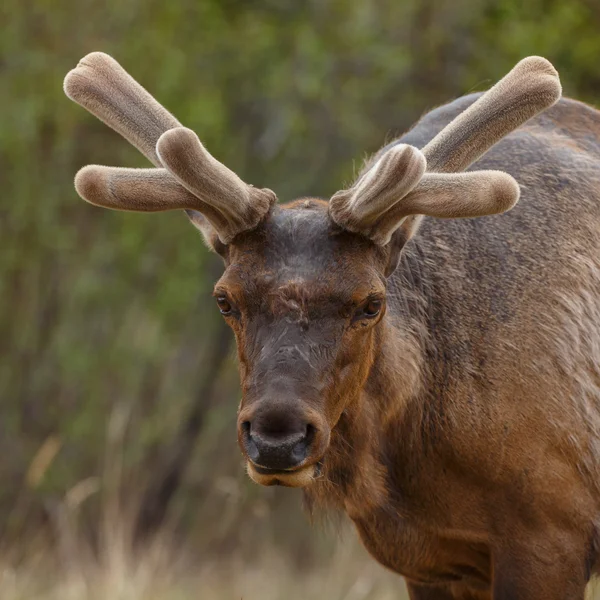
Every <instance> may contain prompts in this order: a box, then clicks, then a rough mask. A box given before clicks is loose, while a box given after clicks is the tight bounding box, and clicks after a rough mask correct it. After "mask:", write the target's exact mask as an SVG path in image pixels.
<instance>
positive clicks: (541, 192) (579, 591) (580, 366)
mask: <svg viewBox="0 0 600 600" xmlns="http://www.w3.org/2000/svg"><path fill="white" fill-rule="evenodd" d="M65 90H66V93H67V95H68V96H69V97H70V98H72V99H73V100H75V101H76V102H78V103H79V104H81V105H82V106H84V107H85V108H86V109H87V110H89V111H90V112H91V113H93V114H94V115H95V116H97V117H99V118H100V119H101V120H103V121H104V122H105V123H106V124H107V125H109V126H110V127H112V128H113V129H115V130H116V131H117V132H118V133H120V134H121V135H122V136H124V137H125V138H126V139H127V140H128V141H129V142H131V143H132V144H133V145H134V146H136V147H137V148H138V149H139V150H141V151H142V152H143V153H144V154H145V155H146V156H147V157H148V158H149V159H150V161H152V162H153V163H154V165H155V168H151V169H124V168H116V167H103V166H95V165H94V166H87V167H85V168H83V169H82V170H81V171H79V173H78V174H77V176H76V179H75V187H76V188H77V191H78V192H79V194H80V195H81V196H82V197H83V198H84V199H85V200H87V201H88V202H91V203H92V204H95V205H98V206H102V207H105V208H113V209H117V210H133V211H146V212H148V211H164V210H171V209H184V210H185V211H186V213H187V216H188V217H189V219H190V220H191V222H192V223H193V224H194V225H195V226H196V227H197V228H198V229H199V230H200V231H201V233H202V235H203V236H204V240H205V241H206V244H207V245H208V246H209V248H210V249H212V250H213V251H215V252H216V253H218V254H219V255H221V257H222V258H223V260H224V263H225V272H224V275H223V276H222V277H221V279H220V280H219V281H218V282H217V284H216V286H215V292H214V295H215V297H216V301H217V304H218V307H219V309H220V311H221V313H222V315H223V316H224V318H225V319H226V320H227V322H228V323H229V324H230V325H231V328H232V329H233V331H234V333H235V337H236V340H237V349H238V356H239V364H240V375H241V383H242V390H243V398H242V401H241V405H240V408H239V416H238V441H239V445H240V447H241V450H242V452H243V454H244V457H245V459H246V462H247V468H248V473H249V475H250V477H251V478H252V479H253V480H254V481H256V482H258V483H260V484H263V485H273V484H280V485H286V486H294V487H302V488H303V489H304V493H305V494H306V497H307V500H308V503H309V505H310V506H315V507H334V508H339V509H342V510H343V511H345V512H346V513H347V514H348V516H349V517H350V519H351V520H352V521H353V522H354V524H355V526H356V529H357V530H358V533H359V535H360V537H361V539H362V541H363V543H364V545H365V546H366V548H367V549H368V550H369V552H370V553H371V554H372V555H373V556H374V557H375V559H377V560H378V561H379V562H380V563H382V564H383V565H385V566H387V567H389V568H390V569H392V570H393V571H395V572H397V573H400V574H401V575H403V576H404V577H405V578H406V581H407V584H408V588H409V592H410V596H411V598H412V599H413V600H434V599H435V600H451V599H453V600H458V599H464V600H466V599H480V600H483V599H485V598H487V599H489V598H493V599H494V600H515V599H519V600H534V599H535V600H537V599H543V600H566V599H569V600H571V599H575V598H579V599H582V598H584V593H585V588H586V585H587V582H588V581H589V580H590V578H591V576H592V575H593V574H594V573H595V572H596V571H597V570H598V569H599V567H600V555H599V527H600V489H599V487H600V364H599V363H600V302H599V298H600V113H598V112H597V111H596V110H594V109H593V108H591V107H589V106H587V105H585V104H582V103H580V102H577V101H575V100H568V99H562V100H561V99H560V96H561V86H560V82H559V78H558V74H557V72H556V71H555V69H554V68H553V66H552V65H551V64H550V63H549V62H548V61H546V60H545V59H543V58H540V57H529V58H526V59H524V60H522V61H521V62H519V63H518V64H517V65H516V66H515V67H514V69H513V70H512V71H510V73H508V75H506V76H505V77H504V78H503V79H502V80H501V81H500V82H499V83H498V84H496V85H495V86H494V87H492V88H491V89H490V90H489V91H487V92H486V93H484V94H471V95H469V96H465V97H463V98H460V99H458V100H456V101H454V102H452V103H450V104H448V105H446V106H442V107H441V108H437V109H436V110H433V111H432V112H430V113H428V114H426V115H425V116H424V117H423V118H422V119H421V120H420V121H419V122H418V123H417V124H416V125H415V126H414V127H413V128H412V129H411V130H410V131H409V132H408V133H406V134H405V135H403V136H402V137H401V138H399V139H398V140H396V141H394V142H393V143H391V144H389V145H388V146H386V147H384V148H383V149H382V150H380V151H379V152H378V153H377V154H375V156H374V157H373V158H371V159H370V160H369V161H368V163H367V164H366V166H365V167H364V169H363V170H362V173H361V174H360V176H359V177H358V179H357V180H356V182H355V183H354V184H353V185H352V186H351V187H349V188H348V189H345V190H343V191H340V192H337V193H336V194H335V195H334V196H333V197H332V198H331V199H330V200H329V201H326V200H322V199H317V198H302V199H300V200H296V201H295V202H292V203H289V204H285V205H277V204H276V196H275V194H274V193H273V192H272V191H271V190H268V189H259V188H255V187H253V186H252V185H249V184H246V183H244V182H243V181H242V180H241V179H240V178H239V177H238V176H237V175H236V174H235V173H233V172H232V171H230V170H229V169H228V168H227V167H226V166H224V165H222V164H221V163H220V162H219V161H217V160H216V159H215V158H214V157H213V156H211V154H209V152H208V151H207V150H206V149H205V148H204V146H203V145H202V143H201V142H200V140H199V139H198V137H197V136H196V134H195V133H193V132H192V131H190V130H189V129H186V128H185V127H182V126H181V125H180V124H179V122H178V121H177V120H176V119H175V118H174V117H173V116H171V114H169V113H168V112H167V111H166V110H165V109H164V108H163V107H162V106H160V105H159V104H158V103H157V102H156V101H155V100H154V99H153V98H152V97H151V96H150V95H149V94H148V92H146V91H145V90H144V89H143V88H142V87H141V86H140V85H139V84H137V83H136V82H135V81H134V80H133V79H132V78H131V77H130V76H129V75H128V74H127V73H126V72H125V71H124V70H123V69H122V68H121V67H120V66H119V65H118V63H116V62H115V61H114V60H113V59H112V58H110V57H109V56H107V55H105V54H101V53H93V54H90V55H88V56H86V57H85V58H84V59H83V60H82V61H81V62H80V63H79V65H78V66H77V68H76V69H74V70H73V71H71V72H70V73H69V74H68V75H67V78H66V80H65ZM546 109H547V110H546ZM542 111H545V112H543V114H540V113H542ZM517 181H518V182H519V185H518V184H517ZM520 192H521V202H520V203H519V205H518V206H517V208H515V209H514V210H512V211H511V212H509V213H507V214H506V215H504V216H490V215H498V214H499V213H504V212H506V211H508V210H509V209H511V208H512V207H513V206H514V205H515V204H516V203H517V201H518V199H519V193H520ZM484 216H485V217H486V218H481V219H473V218H465V217H484Z"/></svg>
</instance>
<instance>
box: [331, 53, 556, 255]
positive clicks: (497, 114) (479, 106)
mask: <svg viewBox="0 0 600 600" xmlns="http://www.w3.org/2000/svg"><path fill="white" fill-rule="evenodd" d="M561 91H562V90H561V86H560V80H559V77H558V73H557V72H556V70H555V69H554V67H553V66H552V65H551V64H550V63H549V62H548V61H547V60H546V59H544V58H541V57H539V56H531V57H529V58H526V59H524V60H522V61H521V62H519V63H518V64H517V65H516V66H515V67H514V68H513V69H512V71H510V73H508V74H507V75H506V76H505V77H504V78H503V79H501V80H500V81H499V82H498V83H497V84H496V85H495V86H494V87H492V88H491V89H490V90H488V91H487V92H486V93H485V94H484V95H483V96H481V97H480V98H479V99H478V100H477V101H476V102H474V103H473V104H472V105H471V106H470V107H469V108H468V109H467V110H465V111H464V112H463V113H461V114H460V115H459V116H458V117H456V118H455V119H454V120H453V121H452V122H451V123H449V124H448V125H447V126H446V127H445V128H444V129H443V130H442V131H441V132H440V133H438V135H436V136H435V137H434V138H433V139H432V140H431V141H430V142H429V143H428V144H427V145H426V146H425V147H424V148H423V150H422V151H421V156H422V159H423V160H424V161H426V163H427V172H426V173H424V174H423V176H422V178H421V180H420V181H419V182H417V183H415V182H414V180H410V185H407V186H406V190H405V191H404V193H401V190H402V184H401V183H399V181H398V180H399V179H400V178H402V177H403V176H404V172H405V163H404V161H405V160H406V159H403V158H402V157H403V156H407V151H406V150H403V151H402V152H401V153H395V154H394V155H392V156H391V157H388V154H389V153H390V152H392V151H393V150H394V149H395V148H396V147H397V146H393V147H392V148H390V150H388V151H387V152H386V153H385V154H384V155H383V156H382V157H381V158H380V159H379V160H378V161H377V162H376V163H375V164H374V165H373V166H372V167H371V169H370V170H369V171H367V173H366V174H365V175H363V177H362V178H360V179H359V180H358V181H357V182H356V183H355V184H354V185H353V186H352V187H351V188H350V189H349V190H342V191H341V192H337V193H336V194H335V195H334V196H333V197H332V198H331V201H330V203H329V206H330V208H329V212H330V215H331V217H332V219H333V220H334V221H336V222H337V223H338V224H339V225H341V226H342V227H344V228H346V229H349V230H350V231H355V232H359V233H362V234H363V235H365V236H367V237H369V238H370V239H372V240H373V241H374V242H375V243H377V244H380V245H385V244H387V243H388V242H389V240H390V238H391V235H392V234H393V232H394V231H395V230H396V229H397V228H398V227H399V226H400V225H401V224H402V222H403V221H404V219H405V218H406V217H408V216H411V215H428V216H433V217H441V218H450V217H477V216H484V215H491V214H497V213H500V212H504V211H506V210H509V209H510V208H512V207H513V206H514V205H515V204H516V203H517V201H518V199H519V186H518V184H517V182H516V181H515V180H514V179H513V178H512V177H511V176H510V175H508V174H507V173H501V172H499V171H473V172H470V173H466V174H456V173H457V172H458V171H463V170H465V169H467V168H468V167H469V166H470V165H471V164H472V163H473V162H475V161H476V160H477V159H478V158H480V157H481V156H482V155H483V154H485V152H487V150H489V149H490V148H491V147H492V146H493V145H494V144H495V143H496V142H498V141H499V140H501V139H502V138H503V137H505V136H506V135H508V134H509V133H511V132H512V131H514V130H515V129H516V128H517V127H519V126H520V125H522V124H523V123H524V122H525V121H527V120H528V119H530V118H531V117H533V116H534V115H536V114H537V113H539V112H541V111H542V110H545V109H546V108H549V107H550V106H552V105H553V104H555V103H556V102H558V100H559V98H560V96H561ZM399 146H403V147H404V148H406V146H405V145H402V144H399ZM416 152H419V151H418V150H417V149H416V148H413V149H412V155H415V153H416ZM392 163H393V164H392ZM384 166H385V168H384ZM450 173H452V174H450ZM367 177H368V180H367ZM367 181H368V182H370V185H367ZM367 188H370V189H369V190H367ZM373 189H380V190H387V191H388V193H386V194H385V199H384V200H383V201H382V198H381V194H379V193H375V195H374V194H373ZM391 189H394V190H397V191H398V192H399V193H398V194H397V195H396V196H395V197H393V198H392V197H391V195H390V194H389V190H391Z"/></svg>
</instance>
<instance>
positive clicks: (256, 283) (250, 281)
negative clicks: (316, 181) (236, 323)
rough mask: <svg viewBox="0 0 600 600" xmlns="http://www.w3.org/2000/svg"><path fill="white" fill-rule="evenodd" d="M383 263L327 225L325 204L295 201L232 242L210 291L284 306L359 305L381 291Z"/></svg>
mask: <svg viewBox="0 0 600 600" xmlns="http://www.w3.org/2000/svg"><path fill="white" fill-rule="evenodd" d="M384 259H385V257H384V253H383V252H382V250H381V249H380V248H378V247H377V246H375V245H374V244H373V243H372V242H370V241H369V240H367V239H365V238H363V237H362V236H360V235H356V234H353V233H349V232H347V231H344V230H342V229H341V228H340V227H338V226H337V225H336V224H335V223H333V222H332V221H331V219H330V217H329V216H328V213H327V203H326V202H324V201H322V200H315V199H306V200H299V201H296V202H294V203H291V204H288V205H284V206H282V207H276V208H275V209H274V210H273V212H272V214H271V215H270V217H269V218H268V219H267V220H266V221H265V222H264V223H263V224H262V225H261V226H260V227H259V228H257V229H256V230H254V231H252V232H248V233H245V234H242V235H240V236H238V237H237V238H236V240H235V241H234V242H233V243H232V244H231V246H230V255H229V261H228V262H229V266H228V269H227V270H226V272H225V274H224V276H223V278H222V279H221V280H220V281H219V283H218V284H217V286H216V289H217V290H219V289H227V291H228V292H229V293H233V294H234V295H244V296H247V297H248V296H253V297H255V298H257V299H258V298H260V299H262V300H264V299H266V298H267V297H268V296H269V295H270V294H271V295H272V294H277V296H278V298H279V299H281V300H282V301H289V302H290V306H293V305H294V303H297V304H298V305H303V304H306V303H307V302H308V300H309V299H310V300H312V301H313V303H318V302H325V301H327V300H337V301H338V302H339V303H341V304H345V303H352V302H360V301H361V300H363V299H364V297H365V296H367V295H368V294H369V293H373V292H374V291H378V292H383V290H384V285H385V280H384V278H383V276H382V275H381V267H382V265H383V264H384Z"/></svg>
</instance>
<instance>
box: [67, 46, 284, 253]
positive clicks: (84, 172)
mask: <svg viewBox="0 0 600 600" xmlns="http://www.w3.org/2000/svg"><path fill="white" fill-rule="evenodd" d="M64 89H65V93H66V94H67V96H68V97H69V98H71V99H72V100H74V101H75V102H77V103H78V104H80V105H81V106H83V107H84V108H86V109H87V110H88V111H89V112H91V113H92V114H93V115H95V116H96V117H98V118H99V119H100V120H102V121H103V122H104V123H106V124H107V125H108V126H109V127H111V128H112V129H114V130H115V131H117V132H118V133H120V134H121V135H122V136H123V137H124V138H125V139H126V140H128V141H129V142H130V143H131V144H133V145H134V146H135V147H136V148H137V149H138V150H140V151H141V152H142V153H143V154H144V155H145V156H146V157H147V158H148V159H149V160H150V161H151V162H152V163H154V165H155V166H157V167H163V166H164V167H166V168H157V169H122V168H118V167H100V166H97V165H90V166H88V167H84V168H83V169H81V170H80V171H79V172H78V173H77V175H76V178H75V187H76V189H77V192H78V193H79V195H80V196H81V197H82V198H83V199H84V200H86V201H88V202H90V203H92V204H95V205H97V206H103V207H105V208H113V209H117V210H133V211H143V212H156V211H164V210H173V209H187V210H195V211H199V212H201V213H202V214H203V215H204V216H205V217H206V218H207V219H208V221H209V222H210V224H211V225H212V227H213V228H214V229H215V230H216V232H217V234H218V235H219V239H220V240H221V241H222V242H223V243H225V244H227V243H229V242H230V241H231V240H232V239H233V237H235V236H236V235H237V234H238V233H241V232H242V231H246V230H249V229H252V228H254V227H256V225H257V224H258V223H259V222H260V220H261V219H262V218H264V216H265V215H266V214H267V213H268V212H269V210H270V208H271V206H272V205H273V203H274V202H275V201H276V196H275V194H274V193H273V192H272V191H271V190H267V189H258V188H254V187H252V186H250V185H247V184H246V183H244V182H243V181H242V180H241V179H240V178H239V177H238V176H237V175H236V174H235V173H233V172H232V171H231V170H229V169H228V168H227V167H225V166H224V165H222V164H221V163H220V162H219V161H217V160H216V159H215V158H213V157H212V156H211V155H210V154H209V153H208V151H206V150H205V149H204V147H203V146H202V144H201V143H200V141H199V140H198V138H197V137H196V136H195V134H193V133H192V132H190V130H188V129H185V128H183V127H182V126H181V124H180V123H179V121H177V119H175V117H173V115H171V114H170V113H169V112H168V111H167V110H166V109H165V108H164V107H163V106H161V105H160V104H159V103H158V102H157V101H156V100H155V99H154V98H153V97H152V96H151V95H150V94H149V93H148V92H147V91H146V90H145V89H144V88H143V87H142V86H141V85H140V84H139V83H137V82H136V81H135V80H134V79H133V78H132V77H131V76H130V75H129V74H128V73H127V72H126V71H125V70H124V69H123V68H122V67H121V66H120V65H119V63H117V61H115V60H114V59H113V58H111V57H110V56H108V55H107V54H104V53H102V52H93V53H92V54H88V55H87V56H86V57H85V58H83V59H82V60H81V61H80V62H79V65H78V66H77V67H76V68H75V69H73V70H72V71H70V72H69V73H68V74H67V76H66V78H65V83H64ZM167 132H168V133H167ZM190 134H192V136H193V138H194V140H195V141H194V143H193V144H192V145H190V143H189V140H190ZM161 140H162V142H161ZM159 142H160V144H159ZM159 146H160V148H162V149H163V150H162V154H163V155H164V156H163V157H162V158H164V160H165V164H164V165H163V162H162V161H161V156H159V152H161V150H159ZM190 182H191V185H190ZM182 184H183V185H182Z"/></svg>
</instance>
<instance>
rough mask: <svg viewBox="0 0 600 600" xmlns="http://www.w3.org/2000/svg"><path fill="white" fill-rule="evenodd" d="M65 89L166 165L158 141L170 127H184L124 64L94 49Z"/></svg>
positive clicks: (69, 76)
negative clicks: (161, 158) (134, 77)
mask: <svg viewBox="0 0 600 600" xmlns="http://www.w3.org/2000/svg"><path fill="white" fill-rule="evenodd" d="M64 90H65V93H66V95H67V96H68V97H69V98H71V100H73V101H75V102H77V103H78V104H80V105H81V106H83V107H84V108H85V109H87V110H88V111H89V112H91V113H92V114H93V115H94V116H96V117H98V118H99V119H100V120H101V121H103V122H104V123H106V124H107V125H108V126H109V127H111V128H112V129H114V130H115V131H116V132H117V133H120V134H121V135H122V136H123V137H124V138H125V139H126V140H128V141H129V142H130V143H131V144H133V145H134V146H135V147H136V148H137V149H138V150H139V151H140V152H142V154H144V155H145V156H146V157H147V158H148V159H149V160H150V161H151V162H152V163H154V165H155V166H157V167H160V166H162V165H161V163H160V159H159V158H158V155H157V153H156V142H157V141H158V138H159V137H160V136H161V135H162V134H163V133H164V132H165V131H167V130H169V129H172V128H173V127H181V124H180V123H179V121H178V120H177V119H176V118H175V117H174V116H173V115H172V114H171V113H170V112H169V111H167V109H166V108H164V107H163V106H162V105H161V104H159V103H158V102H157V101H156V100H155V99H154V98H153V97H152V96H151V95H150V94H149V93H148V92H147V91H146V90H145V89H144V88H143V87H142V86H141V85H140V84H139V83H138V82H137V81H135V79H133V77H131V75H129V74H128V73H127V72H126V71H125V69H123V67H121V65H120V64H119V63H118V62H117V61H116V60H115V59H114V58H111V57H110V56H108V54H104V53H103V52H92V53H91V54H88V55H87V56H85V57H84V58H82V59H81V60H80V61H79V64H78V65H77V67H76V68H75V69H73V70H72V71H69V73H67V76H66V77H65V82H64Z"/></svg>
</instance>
